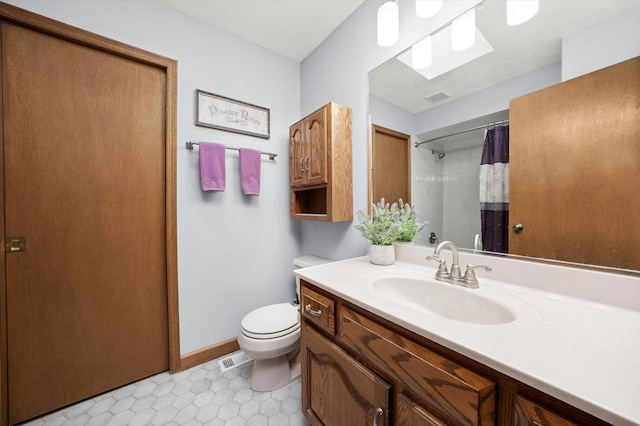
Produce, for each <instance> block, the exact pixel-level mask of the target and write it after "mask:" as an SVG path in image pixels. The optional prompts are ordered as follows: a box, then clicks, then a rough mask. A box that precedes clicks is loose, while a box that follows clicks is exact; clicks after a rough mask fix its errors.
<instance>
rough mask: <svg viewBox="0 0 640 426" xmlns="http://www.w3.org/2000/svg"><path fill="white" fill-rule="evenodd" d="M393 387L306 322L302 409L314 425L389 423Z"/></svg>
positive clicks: (342, 425)
mask: <svg viewBox="0 0 640 426" xmlns="http://www.w3.org/2000/svg"><path fill="white" fill-rule="evenodd" d="M390 388H391V387H390V385H389V384H388V383H386V382H385V381H384V380H382V379H381V378H380V377H378V376H377V375H376V374H374V373H373V372H371V371H370V370H369V369H367V368H366V367H364V366H363V365H362V364H360V363H359V362H357V361H356V360H355V359H353V358H352V357H351V356H349V355H348V354H347V353H346V352H344V351H343V350H342V349H340V348H339V347H338V346H336V345H335V344H334V343H332V342H331V341H329V340H328V339H327V338H325V337H323V336H322V335H320V334H319V333H318V332H317V331H315V330H314V329H313V328H312V327H311V326H310V325H308V324H306V323H303V324H302V412H303V414H304V415H305V416H306V417H307V418H308V419H309V421H311V424H312V425H331V426H353V425H372V424H376V425H378V426H382V425H386V424H388V413H389V410H388V407H389V391H390ZM380 409H381V410H382V411H381V412H380Z"/></svg>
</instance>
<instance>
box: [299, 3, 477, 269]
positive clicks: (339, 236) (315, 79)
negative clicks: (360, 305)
mask: <svg viewBox="0 0 640 426" xmlns="http://www.w3.org/2000/svg"><path fill="white" fill-rule="evenodd" d="M477 3H479V1H471V0H466V1H463V0H460V1H447V2H445V4H444V6H443V9H442V10H441V12H440V13H439V14H438V15H436V16H435V17H433V18H430V19H425V20H420V19H419V18H417V17H416V16H415V3H414V2H413V1H411V0H400V1H399V6H400V23H401V24H400V40H399V42H398V43H396V45H394V46H392V47H388V48H382V47H379V46H378V45H377V43H376V14H377V10H378V7H379V6H380V5H381V4H382V1H373V0H367V1H365V2H364V3H363V4H362V5H361V6H360V7H359V8H358V9H356V11H355V12H354V13H353V14H352V15H351V16H349V17H348V18H347V19H346V20H345V21H344V22H343V23H342V25H341V26H340V27H338V28H337V29H336V30H335V31H334V32H333V33H332V34H331V36H329V37H328V38H327V40H325V42H324V43H323V44H322V45H321V46H320V47H319V48H318V49H316V50H315V51H314V52H313V53H312V54H311V55H309V56H308V57H307V58H306V59H305V60H304V61H303V62H302V64H301V94H302V98H301V110H302V115H306V114H308V113H310V112H312V111H314V110H315V109H317V108H318V107H320V106H322V105H324V104H325V103H327V102H329V101H331V100H333V101H336V102H338V103H341V104H343V105H346V106H348V107H350V108H351V109H352V110H353V204H354V205H353V207H354V212H355V211H357V210H361V209H362V210H365V209H366V208H367V204H368V201H367V191H368V188H367V187H368V180H367V179H368V178H367V176H368V174H367V146H368V144H367V140H368V139H367V138H368V129H367V114H368V105H367V98H368V93H367V90H368V89H367V73H368V72H369V71H370V70H372V69H373V68H375V67H376V66H378V65H380V64H381V63H383V62H385V61H386V60H387V59H389V58H391V57H392V56H394V55H396V54H397V53H400V52H401V51H402V50H404V49H406V48H408V47H409V46H411V45H412V44H413V43H415V42H416V41H418V40H419V39H421V38H423V37H425V36H426V35H428V34H430V33H431V32H433V31H434V30H436V29H437V28H439V27H440V26H442V25H444V24H446V23H447V22H449V21H450V20H451V19H453V18H455V17H456V16H458V15H460V14H461V13H462V12H464V11H466V10H467V9H469V8H470V7H472V6H473V5H475V4H477ZM354 218H355V215H354ZM427 219H428V218H427ZM301 227H302V240H301V242H302V251H303V252H311V253H314V254H317V255H320V256H323V257H329V258H332V259H342V258H348V257H353V256H360V255H363V254H364V253H365V252H366V241H365V240H364V239H363V238H362V237H361V236H360V234H359V233H358V231H357V230H355V229H354V228H353V223H352V222H345V223H333V224H331V223H319V222H311V221H309V222H304V223H301Z"/></svg>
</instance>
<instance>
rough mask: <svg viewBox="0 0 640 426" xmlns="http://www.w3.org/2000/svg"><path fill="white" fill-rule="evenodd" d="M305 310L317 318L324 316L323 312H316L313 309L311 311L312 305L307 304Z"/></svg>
mask: <svg viewBox="0 0 640 426" xmlns="http://www.w3.org/2000/svg"><path fill="white" fill-rule="evenodd" d="M304 309H305V310H306V311H307V312H309V313H310V314H311V315H313V316H316V317H319V316H322V311H320V310H317V311H314V310H313V309H311V304H310V303H307V306H305V307H304Z"/></svg>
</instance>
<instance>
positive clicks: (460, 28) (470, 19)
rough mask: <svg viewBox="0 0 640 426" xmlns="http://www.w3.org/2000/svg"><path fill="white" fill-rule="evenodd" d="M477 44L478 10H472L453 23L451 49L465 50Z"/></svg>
mask: <svg viewBox="0 0 640 426" xmlns="http://www.w3.org/2000/svg"><path fill="white" fill-rule="evenodd" d="M475 42H476V10H475V9H471V10H469V11H467V12H465V13H464V14H463V15H462V16H460V17H458V18H456V19H454V20H453V22H452V23H451V49H453V50H455V51H461V50H465V49H467V48H469V47H471V46H473V43H475Z"/></svg>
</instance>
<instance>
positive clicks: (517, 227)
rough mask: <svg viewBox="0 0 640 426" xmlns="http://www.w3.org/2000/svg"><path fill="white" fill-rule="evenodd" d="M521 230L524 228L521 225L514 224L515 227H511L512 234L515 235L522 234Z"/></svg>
mask: <svg viewBox="0 0 640 426" xmlns="http://www.w3.org/2000/svg"><path fill="white" fill-rule="evenodd" d="M523 229H524V226H523V225H522V224H521V223H516V224H515V225H513V232H515V233H516V234H519V233H520V232H522V230H523Z"/></svg>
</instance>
